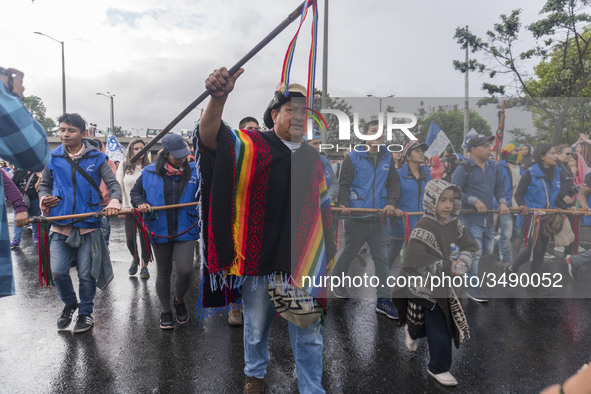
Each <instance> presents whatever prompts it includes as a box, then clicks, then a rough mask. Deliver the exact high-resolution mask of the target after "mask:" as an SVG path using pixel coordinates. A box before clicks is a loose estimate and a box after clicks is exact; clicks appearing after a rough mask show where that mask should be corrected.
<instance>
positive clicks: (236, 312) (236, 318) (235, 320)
mask: <svg viewBox="0 0 591 394" xmlns="http://www.w3.org/2000/svg"><path fill="white" fill-rule="evenodd" d="M228 315H229V316H228V323H230V324H231V325H233V326H241V325H242V324H243V323H244V318H243V317H242V305H240V307H236V308H232V309H231V310H230V313H229V314H228Z"/></svg>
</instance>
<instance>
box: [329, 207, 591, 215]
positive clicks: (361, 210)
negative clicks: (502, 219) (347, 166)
mask: <svg viewBox="0 0 591 394" xmlns="http://www.w3.org/2000/svg"><path fill="white" fill-rule="evenodd" d="M345 209H348V210H349V211H351V213H368V214H371V213H381V212H384V210H383V209H372V208H332V212H336V213H339V212H342V211H344V210H345ZM509 209H510V210H511V211H513V212H521V209H519V208H509ZM529 210H530V211H535V212H544V213H565V214H574V215H585V214H591V208H590V209H582V208H581V209H569V210H565V209H541V208H530V209H529ZM474 212H476V211H474V210H468V209H463V210H461V211H460V214H468V213H474ZM485 213H499V210H498V209H491V210H488V211H486V212H485ZM420 215H424V212H408V216H420Z"/></svg>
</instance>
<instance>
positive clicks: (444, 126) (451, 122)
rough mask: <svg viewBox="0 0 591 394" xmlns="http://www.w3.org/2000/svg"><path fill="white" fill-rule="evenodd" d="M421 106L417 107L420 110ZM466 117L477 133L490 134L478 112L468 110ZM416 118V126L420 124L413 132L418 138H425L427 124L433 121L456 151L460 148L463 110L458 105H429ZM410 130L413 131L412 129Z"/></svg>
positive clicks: (488, 126) (424, 139) (489, 128)
mask: <svg viewBox="0 0 591 394" xmlns="http://www.w3.org/2000/svg"><path fill="white" fill-rule="evenodd" d="M421 108H422V106H421ZM421 108H419V111H420V112H421ZM419 115H420V116H419ZM468 119H469V121H470V127H473V128H474V129H475V130H476V131H477V132H478V133H480V134H484V135H492V132H491V127H490V125H489V124H488V123H487V121H486V120H484V119H483V118H482V116H480V115H479V114H478V112H476V111H473V110H470V111H469V112H468ZM417 120H418V122H417V126H420V127H419V128H420V132H419V131H414V134H415V135H416V137H417V138H418V139H419V140H421V141H426V140H427V134H428V133H429V126H430V125H431V122H433V123H435V124H436V125H437V126H439V127H440V128H441V130H443V132H444V133H445V134H446V135H447V137H448V138H449V140H450V142H451V144H452V145H453V147H454V148H455V150H456V151H457V152H460V151H461V150H462V144H463V142H464V111H463V110H461V109H459V107H458V105H440V106H438V107H437V108H433V107H430V108H428V109H427V110H425V109H423V111H422V112H421V113H420V114H418V115H417ZM410 130H411V131H413V129H410Z"/></svg>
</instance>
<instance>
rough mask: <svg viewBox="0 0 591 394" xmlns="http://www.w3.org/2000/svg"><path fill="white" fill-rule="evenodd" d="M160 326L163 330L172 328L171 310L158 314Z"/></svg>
mask: <svg viewBox="0 0 591 394" xmlns="http://www.w3.org/2000/svg"><path fill="white" fill-rule="evenodd" d="M160 328H161V329H163V330H172V329H173V328H174V321H173V320H172V311H166V312H162V314H161V315H160Z"/></svg>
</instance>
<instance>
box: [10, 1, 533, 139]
mask: <svg viewBox="0 0 591 394" xmlns="http://www.w3.org/2000/svg"><path fill="white" fill-rule="evenodd" d="M2 3H3V4H2V15H3V18H2V23H0V33H1V37H2V41H1V42H2V45H1V46H0V49H1V51H2V56H0V59H1V60H0V66H3V67H14V68H18V69H20V70H22V71H24V72H25V74H26V76H25V86H26V92H25V95H36V96H39V97H41V99H42V100H43V102H44V104H45V105H46V107H47V114H48V116H50V117H52V118H54V119H55V118H56V117H57V116H59V115H60V114H61V112H62V89H61V46H60V44H59V43H57V42H55V41H52V40H50V39H49V38H47V37H44V36H40V35H36V34H33V32H35V31H39V32H42V33H44V34H47V35H49V36H52V37H54V38H56V39H57V40H59V41H64V42H65V57H66V93H67V110H68V112H78V113H80V114H81V115H82V116H83V117H84V118H85V119H86V121H87V122H92V123H97V124H98V125H99V128H105V129H106V128H107V127H108V125H109V122H110V118H109V117H110V113H109V99H108V98H106V97H103V96H97V95H96V93H97V92H107V91H109V92H111V93H112V94H114V95H115V124H116V125H119V126H122V127H123V129H126V130H130V131H131V130H132V129H133V128H136V129H145V128H163V127H165V126H166V125H167V124H168V123H169V122H170V121H171V120H172V119H174V118H175V117H176V116H177V115H178V114H179V113H180V112H181V111H182V110H183V109H184V108H186V107H187V106H188V105H189V104H190V103H191V102H192V101H193V100H194V99H195V98H196V97H197V96H198V95H199V94H201V92H202V91H203V90H204V80H205V78H206V77H207V76H208V75H209V73H211V72H212V71H213V70H214V69H215V68H218V67H220V66H226V67H228V68H229V67H230V66H232V65H233V64H234V63H235V62H236V61H237V60H238V59H240V58H241V57H242V56H243V55H244V54H245V53H246V52H248V50H250V49H251V48H252V47H253V46H254V45H256V44H257V43H258V42H259V41H260V40H261V39H262V38H263V37H264V36H265V35H267V34H268V33H269V32H270V31H271V30H272V29H273V28H274V27H275V26H276V25H278V24H279V23H280V22H281V21H282V20H283V19H285V18H286V16H287V15H288V14H289V13H290V12H291V11H293V10H294V9H295V8H296V7H297V6H298V4H300V0H296V1H294V0H281V1H279V0H251V1H244V0H242V1H240V0H218V1H213V0H202V1H190V0H174V1H173V0H158V1H155V0H141V1H140V0H116V1H115V0H104V1H101V0H98V1H74V0H35V2H34V3H33V2H31V1H29V0H5V1H3V2H2ZM542 5H543V2H542V1H539V0H538V1H533V0H529V1H520V0H512V1H508V0H497V1H494V2H483V1H473V0H472V1H456V0H449V1H445V2H443V1H424V2H410V1H399V0H379V1H378V0H375V1H372V0H368V1H353V0H330V10H329V45H328V46H329V60H328V92H329V94H330V95H331V96H336V97H365V96H366V95H367V94H373V95H375V96H388V95H390V94H395V95H396V96H397V97H463V95H464V76H463V75H462V74H460V73H459V72H457V71H455V70H454V69H453V67H452V61H453V60H454V59H463V58H464V52H463V51H462V50H461V49H460V47H459V45H458V44H456V42H455V40H454V39H453V36H454V33H455V29H456V27H458V26H465V25H469V26H470V29H471V30H472V31H473V32H474V33H476V34H478V35H480V36H483V35H484V34H485V33H486V31H487V30H489V29H491V28H492V26H493V24H494V23H496V22H498V21H499V15H500V14H502V13H504V14H509V13H511V11H512V10H513V9H516V8H522V9H523V13H522V16H521V19H522V22H523V24H524V25H527V24H529V23H531V22H532V21H535V20H537V19H538V18H539V15H538V12H539V9H540V8H541V6H542ZM319 8H320V42H319V47H318V64H317V79H316V86H317V87H321V86H322V45H323V44H322V29H323V20H324V16H323V12H324V1H320V7H319ZM310 23H311V22H310V21H306V23H305V25H304V27H303V28H302V32H301V33H300V39H299V40H298V46H297V49H296V55H295V60H294V66H293V68H292V74H291V80H292V82H302V83H303V84H304V85H305V81H306V78H307V61H308V51H309V43H310ZM296 28H297V23H293V24H292V25H291V26H290V27H289V28H288V29H286V30H285V31H284V32H283V33H282V34H281V35H279V36H278V37H277V38H276V39H275V40H274V41H273V42H272V43H270V44H269V45H268V46H267V47H266V48H264V49H263V50H262V51H261V52H260V53H259V54H258V55H257V56H256V57H255V58H254V59H252V60H251V61H250V62H249V63H247V64H246V66H245V73H244V74H243V75H242V77H240V79H239V81H238V82H237V86H236V88H235V90H234V92H233V93H232V94H231V96H230V98H229V100H228V102H227V105H226V110H225V113H224V119H225V120H226V121H227V122H228V123H230V124H231V125H234V126H237V124H238V121H239V120H240V119H241V118H243V117H244V116H255V117H257V118H259V119H260V118H262V114H263V112H264V109H265V107H266V106H267V104H268V102H269V100H270V99H271V98H272V95H273V91H274V89H275V87H276V86H277V83H278V82H279V79H280V71H281V66H282V63H283V58H284V56H285V51H286V49H287V45H288V44H289V41H290V40H291V38H292V37H293V35H294V33H295V30H296ZM522 37H523V42H521V43H520V45H521V46H522V47H523V48H527V47H529V46H531V45H532V44H533V43H534V40H533V39H532V38H531V35H529V34H528V33H527V32H525V31H524V32H523V33H522ZM486 80H487V79H486V78H484V77H481V76H480V75H478V74H471V81H470V95H471V96H472V97H480V96H483V92H482V90H481V89H480V86H481V85H482V82H483V81H486ZM475 102H476V100H473V101H472V103H475ZM205 104H206V103H203V105H202V106H201V107H203V106H205ZM378 105H379V104H378V103H377V101H376V108H377V106H378ZM198 118H199V111H198V110H195V111H194V112H192V113H191V114H190V115H189V116H187V117H186V118H185V119H184V120H183V121H182V122H181V123H180V124H179V125H178V126H177V127H176V128H175V131H178V130H179V129H180V128H192V127H193V124H194V122H195V120H197V119H198ZM492 126H493V127H492V128H493V129H495V128H496V125H492ZM506 127H507V128H511V127H512V126H511V124H510V119H509V118H507V123H506Z"/></svg>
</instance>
